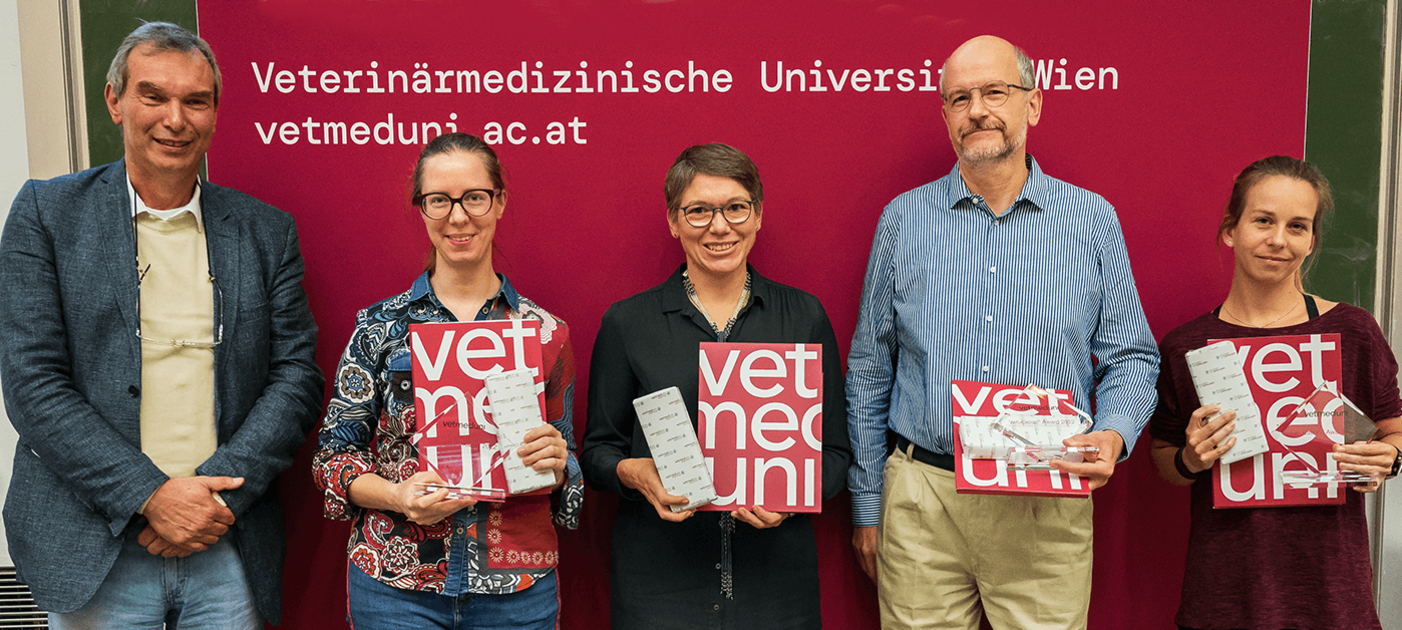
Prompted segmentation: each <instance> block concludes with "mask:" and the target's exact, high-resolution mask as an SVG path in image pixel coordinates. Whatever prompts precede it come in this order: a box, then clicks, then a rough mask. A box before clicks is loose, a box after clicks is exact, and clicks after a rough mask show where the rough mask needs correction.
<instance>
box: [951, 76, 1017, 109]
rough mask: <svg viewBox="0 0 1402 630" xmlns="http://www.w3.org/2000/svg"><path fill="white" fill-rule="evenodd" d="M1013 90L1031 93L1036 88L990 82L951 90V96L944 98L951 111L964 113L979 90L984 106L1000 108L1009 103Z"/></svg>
mask: <svg viewBox="0 0 1402 630" xmlns="http://www.w3.org/2000/svg"><path fill="white" fill-rule="evenodd" d="M1013 89H1019V90H1022V91H1024V92H1031V91H1032V90H1033V89H1035V88H1030V87H1024V86H1021V85H1014V84H1012V83H1004V82H1002V81H989V82H988V83H985V84H983V86H981V87H975V88H957V89H954V90H951V91H950V92H949V94H946V95H945V96H944V102H945V105H947V106H948V107H949V111H952V112H962V111H964V110H966V109H968V108H969V105H970V104H972V103H973V102H974V90H978V93H979V96H980V97H981V98H982V99H983V104H984V105H987V106H989V107H998V106H1000V105H1002V104H1003V103H1006V102H1008V96H1009V95H1011V94H1012V90H1013Z"/></svg>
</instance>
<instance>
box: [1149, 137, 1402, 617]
mask: <svg viewBox="0 0 1402 630" xmlns="http://www.w3.org/2000/svg"><path fill="white" fill-rule="evenodd" d="M1333 207H1334V202H1333V199H1332V198H1331V196H1330V194H1329V183H1328V181H1326V180H1325V179H1324V176H1323V175H1321V174H1320V172H1319V170H1318V169H1316V168H1315V167H1314V166H1313V165H1312V164H1310V163H1308V162H1304V161H1302V160H1297V159H1294V158H1290V157H1286V156H1281V155H1276V156H1271V157H1268V158H1264V159H1261V160H1258V161H1256V162H1255V163H1253V164H1251V165H1250V166H1248V167H1246V169H1245V170H1243V171H1242V172H1241V174H1239V175H1237V177H1236V181H1235V183H1234V185H1233V187H1232V193H1231V198H1230V199H1229V200H1228V201H1227V208H1226V212H1225V213H1224V215H1223V217H1222V222H1221V225H1220V226H1219V227H1218V230H1217V239H1218V244H1219V245H1225V246H1226V247H1228V248H1230V249H1231V250H1232V254H1233V257H1234V258H1235V265H1234V269H1233V272H1232V284H1231V289H1230V291H1229V292H1228V293H1227V298H1226V300H1224V301H1223V302H1222V305H1221V306H1220V307H1218V308H1216V309H1214V310H1213V311H1212V312H1210V313H1207V314H1204V315H1202V316H1201V317H1198V318H1197V319H1195V320H1193V321H1190V322H1188V323H1186V324H1184V325H1182V326H1180V327H1178V328H1177V329H1175V330H1173V331H1172V332H1170V333H1168V335H1167V336H1165V337H1164V339H1163V342H1162V344H1161V345H1160V350H1161V351H1162V353H1163V359H1164V361H1163V367H1162V371H1161V372H1160V374H1159V385H1158V389H1159V406H1158V409H1157V410H1156V411H1155V412H1154V417H1153V419H1152V420H1151V421H1150V423H1149V433H1150V434H1152V435H1153V437H1154V440H1153V458H1154V463H1155V464H1156V465H1157V467H1158V469H1159V474H1160V475H1162V476H1163V477H1164V478H1165V479H1167V480H1168V481H1170V482H1172V483H1175V484H1179V485H1188V484H1192V493H1191V497H1192V498H1191V506H1192V507H1191V509H1192V529H1191V530H1190V532H1189V534H1188V563H1187V572H1186V575H1185V576H1184V578H1183V596H1182V602H1181V603H1180V605H1179V609H1178V616H1177V619H1176V621H1177V623H1178V624H1179V625H1180V627H1182V628H1258V629H1263V630H1269V629H1275V628H1298V629H1300V630H1311V629H1325V628H1379V627H1380V626H1379V623H1378V616H1377V613H1376V612H1375V608H1374V606H1373V595H1372V570H1371V567H1370V564H1369V553H1368V526H1367V521H1366V519H1365V517H1364V512H1363V495H1362V494H1361V493H1362V492H1372V491H1374V490H1376V489H1377V487H1378V485H1377V483H1373V484H1371V485H1365V486H1353V489H1354V490H1358V491H1359V492H1346V493H1345V494H1346V495H1347V498H1346V501H1345V502H1344V503H1343V504H1342V505H1321V506H1308V507H1271V508H1239V509H1223V510H1216V509H1213V488H1212V475H1213V470H1214V468H1213V463H1214V462H1216V461H1217V460H1218V459H1219V458H1221V457H1222V455H1223V454H1224V453H1226V452H1228V451H1229V450H1230V449H1231V448H1232V447H1233V446H1235V445H1236V438H1235V437H1232V436H1231V432H1232V430H1233V429H1234V428H1235V426H1236V425H1235V418H1236V414H1235V413H1234V412H1233V411H1230V410H1228V411H1227V412H1225V413H1219V412H1220V411H1221V409H1220V408H1218V407H1217V406H1216V405H1207V406H1202V405H1201V404H1200V402H1199V400H1198V397H1197V393H1196V390H1195V389H1194V387H1193V381H1192V377H1191V375H1190V374H1189V372H1188V365H1187V360H1186V358H1185V354H1186V353H1187V352H1188V351H1190V350H1193V349H1196V348H1201V347H1203V346H1206V345H1208V343H1210V342H1211V341H1212V340H1216V339H1239V338H1244V337H1275V336H1282V335H1290V336H1296V335H1318V334H1327V333H1337V334H1338V335H1339V337H1340V345H1341V348H1340V351H1341V359H1342V368H1343V370H1342V379H1340V380H1341V381H1342V382H1340V383H1339V384H1338V385H1339V387H1340V389H1341V390H1342V392H1343V394H1344V395H1345V396H1347V397H1348V398H1349V400H1351V401H1353V402H1354V403H1355V404H1356V405H1357V406H1358V407H1359V409H1361V410H1362V411H1363V412H1364V413H1365V414H1367V416H1368V417H1369V418H1372V419H1373V420H1374V421H1375V422H1376V424H1377V428H1378V434H1377V436H1376V437H1375V439H1374V440H1373V441H1370V442H1366V443H1364V442H1358V443H1353V444H1344V445H1336V446H1335V447H1334V458H1335V460H1336V461H1338V463H1339V468H1340V469H1343V470H1351V471H1357V472H1361V473H1364V474H1369V475H1377V476H1378V478H1379V479H1381V478H1382V477H1385V476H1392V475H1396V474H1397V470H1398V466H1399V464H1402V418H1399V417H1398V416H1399V415H1402V402H1399V398H1398V389H1397V361H1396V360H1395V359H1394V358H1393V356H1392V351H1391V350H1390V349H1389V347H1388V344H1387V341H1386V339H1385V338H1384V337H1383V335H1382V331H1380V330H1379V329H1378V325H1377V323H1376V322H1375V321H1374V320H1373V316H1372V315H1370V314H1368V312H1367V311H1365V310H1363V309H1361V308H1357V307H1355V306H1350V305H1348V304H1341V303H1336V302H1330V301H1328V300H1324V299H1321V298H1317V297H1314V296H1312V295H1309V294H1307V293H1304V292H1303V291H1302V290H1301V287H1302V284H1301V281H1300V277H1301V273H1300V269H1301V266H1302V265H1303V264H1304V262H1305V260H1306V259H1307V258H1308V257H1309V256H1310V255H1311V254H1312V253H1314V252H1315V251H1316V250H1317V249H1318V248H1319V241H1320V227H1321V225H1322V224H1323V219H1324V214H1325V212H1326V211H1328V210H1329V209H1331V208H1333ZM1261 411H1262V412H1263V413H1264V412H1267V411H1268V410H1266V409H1262V410H1261ZM1267 465H1269V464H1267Z"/></svg>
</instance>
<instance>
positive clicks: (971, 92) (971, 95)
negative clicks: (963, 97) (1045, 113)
mask: <svg viewBox="0 0 1402 630" xmlns="http://www.w3.org/2000/svg"><path fill="white" fill-rule="evenodd" d="M997 83H1002V84H1003V85H1006V86H1008V87H1010V88H1017V89H1019V90H1022V91H1024V92H1031V91H1033V90H1035V89H1037V88H1035V87H1027V86H1025V85H1018V84H1016V83H1004V82H1003V81H989V82H988V83H985V84H983V85H980V86H978V87H971V88H964V89H962V90H958V91H955V92H953V93H951V94H941V95H940V100H942V101H944V106H945V107H948V108H949V111H951V112H955V113H959V112H962V111H964V110H967V109H969V108H970V107H972V106H973V104H974V90H978V98H979V100H981V101H983V104H984V105H987V106H988V107H1002V106H1003V105H1004V104H1005V103H1007V101H1003V102H1002V103H999V104H997V105H994V104H992V103H989V102H988V101H987V100H985V99H984V96H983V90H984V88H987V87H988V86H990V85H994V84H997ZM960 92H968V93H969V102H968V103H966V104H965V105H964V106H963V107H960V108H958V109H955V107H954V104H953V103H952V102H951V101H950V100H949V99H950V97H952V96H954V95H956V94H959V93H960ZM1008 96H1009V97H1011V96H1012V92H1009V93H1008Z"/></svg>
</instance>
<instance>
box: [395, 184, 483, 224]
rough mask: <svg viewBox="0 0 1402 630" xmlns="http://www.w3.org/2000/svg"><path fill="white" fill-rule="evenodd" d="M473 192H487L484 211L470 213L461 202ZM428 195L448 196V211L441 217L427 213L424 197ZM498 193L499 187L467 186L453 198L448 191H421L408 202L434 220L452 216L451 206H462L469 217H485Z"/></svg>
mask: <svg viewBox="0 0 1402 630" xmlns="http://www.w3.org/2000/svg"><path fill="white" fill-rule="evenodd" d="M475 192H484V193H487V196H488V199H487V209H486V210H485V211H483V212H482V214H472V211H471V210H468V209H467V204H465V203H463V199H466V198H467V196H468V195H469V194H472V193H475ZM429 195H443V196H444V197H447V198H448V212H447V213H445V214H444V215H443V216H441V217H435V216H433V215H431V214H429V213H428V208H427V207H425V206H424V198H426V197H428V196H429ZM499 195H501V189H500V188H469V189H467V190H464V191H462V195H461V196H459V197H457V198H456V199H455V198H453V197H452V196H450V195H449V194H448V193H444V192H427V193H423V194H421V195H418V196H415V197H414V198H413V199H411V200H410V202H411V203H413V204H414V207H415V208H418V209H419V212H421V213H423V215H424V216H425V217H428V218H429V219H432V220H434V221H441V220H443V219H446V218H448V217H450V216H452V214H453V206H462V211H463V212H465V213H467V216H470V217H485V216H487V213H489V212H491V211H492V206H494V205H496V201H497V197H498V196H499Z"/></svg>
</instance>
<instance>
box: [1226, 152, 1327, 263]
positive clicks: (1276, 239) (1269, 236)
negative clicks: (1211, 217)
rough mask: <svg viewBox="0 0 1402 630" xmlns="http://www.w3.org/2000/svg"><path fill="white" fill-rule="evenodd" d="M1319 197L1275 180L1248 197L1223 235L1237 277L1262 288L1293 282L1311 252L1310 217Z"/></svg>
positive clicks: (1294, 182)
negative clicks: (1236, 218) (1234, 265)
mask: <svg viewBox="0 0 1402 630" xmlns="http://www.w3.org/2000/svg"><path fill="white" fill-rule="evenodd" d="M1318 206H1319V194H1318V193H1316V192H1315V190H1314V188H1313V187H1312V186H1310V185H1309V183H1307V182H1303V181H1300V180H1298V179H1295V178H1293V177H1285V176H1281V175H1275V176H1271V177H1267V178H1265V179H1262V180H1261V181H1260V182H1257V184H1256V185H1255V186H1252V187H1251V190H1250V191H1248V192H1247V193H1246V202H1245V204H1244V207H1243V209H1242V213H1241V218H1240V219H1239V220H1238V221H1237V224H1236V226H1235V227H1233V228H1232V229H1230V230H1228V231H1227V232H1224V233H1223V235H1222V242H1223V244H1224V245H1226V246H1228V247H1230V248H1232V251H1233V254H1234V255H1235V258H1236V274H1237V277H1240V278H1245V279H1247V280H1250V281H1253V282H1257V283H1261V284H1265V285H1274V284H1278V283H1280V282H1287V281H1288V282H1292V283H1293V282H1296V277H1297V275H1298V274H1299V271H1300V265H1301V264H1303V263H1304V262H1305V258H1306V257H1307V256H1309V254H1310V252H1311V251H1313V248H1314V214H1315V212H1316V210H1317V208H1318Z"/></svg>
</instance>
